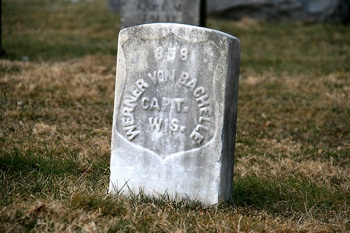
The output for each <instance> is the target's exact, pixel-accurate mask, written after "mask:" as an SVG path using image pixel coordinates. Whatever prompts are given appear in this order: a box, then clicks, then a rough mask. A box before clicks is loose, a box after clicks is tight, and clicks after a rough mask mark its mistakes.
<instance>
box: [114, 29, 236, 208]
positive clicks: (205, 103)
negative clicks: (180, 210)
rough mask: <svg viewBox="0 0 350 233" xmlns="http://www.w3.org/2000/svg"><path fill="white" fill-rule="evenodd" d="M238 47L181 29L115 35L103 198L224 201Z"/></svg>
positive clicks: (228, 39) (230, 40)
mask: <svg viewBox="0 0 350 233" xmlns="http://www.w3.org/2000/svg"><path fill="white" fill-rule="evenodd" d="M239 57H240V44H239V40H238V39H237V38H235V37H233V36H231V35H228V34H225V33H222V32H219V31H215V30H211V29H206V28H200V27H195V26H188V25H182V24H167V23H162V24H145V25H141V26H136V27H130V28H127V29H124V30H122V31H120V34H119V44H118V58H117V75H116V87H115V104H114V117H113V132H112V154H111V177H110V187H109V192H110V193H113V192H122V193H125V194H128V193H130V192H132V193H134V194H137V193H139V191H142V192H143V193H145V194H146V195H153V196H157V195H164V194H166V195H169V196H170V197H172V198H185V197H188V198H190V199H192V200H198V201H200V202H202V203H204V204H206V205H211V204H215V203H218V202H219V201H221V200H222V201H227V200H230V198H231V192H232V182H233V163H234V148H235V135H236V117H237V97H238V79H239Z"/></svg>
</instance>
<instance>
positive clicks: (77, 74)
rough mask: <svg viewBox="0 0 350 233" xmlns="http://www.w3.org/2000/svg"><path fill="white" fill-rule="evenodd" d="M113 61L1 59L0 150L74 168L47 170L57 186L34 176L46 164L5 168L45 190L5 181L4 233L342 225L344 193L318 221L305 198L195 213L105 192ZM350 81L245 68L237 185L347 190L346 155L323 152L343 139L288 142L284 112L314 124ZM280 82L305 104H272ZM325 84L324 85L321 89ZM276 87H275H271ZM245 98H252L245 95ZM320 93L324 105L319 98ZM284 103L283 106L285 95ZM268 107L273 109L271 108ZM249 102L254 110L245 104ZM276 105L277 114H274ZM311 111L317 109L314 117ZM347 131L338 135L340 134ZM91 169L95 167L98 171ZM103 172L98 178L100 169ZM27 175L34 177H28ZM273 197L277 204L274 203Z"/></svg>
mask: <svg viewBox="0 0 350 233" xmlns="http://www.w3.org/2000/svg"><path fill="white" fill-rule="evenodd" d="M114 67H115V66H114V58H113V57H110V56H85V57H82V58H79V59H72V60H69V61H66V62H56V63H50V62H49V63H31V62H17V61H7V60H2V61H1V62H0V68H1V70H3V71H4V72H2V76H1V77H2V78H1V79H0V83H1V87H2V89H1V90H2V97H1V98H2V99H1V104H2V105H1V114H2V117H1V121H2V124H1V126H0V129H1V140H0V146H1V148H2V152H1V153H2V154H1V156H3V157H4V156H5V157H11V156H13V153H14V152H13V151H14V148H16V150H18V151H20V152H22V153H23V156H25V157H26V156H34V157H38V158H45V156H50V157H52V156H55V157H57V156H58V158H56V160H55V159H54V160H53V162H55V161H57V159H62V160H69V159H71V160H72V162H73V165H74V166H76V167H75V168H74V169H73V170H75V172H73V171H71V170H69V169H68V168H67V171H62V172H61V173H60V172H58V174H57V176H55V174H53V176H52V178H51V179H52V180H50V182H52V183H55V188H54V189H53V190H54V191H53V190H52V186H50V183H47V182H49V180H48V178H45V174H46V173H45V172H44V171H43V172H42V174H41V175H40V172H41V171H40V169H41V168H42V169H44V167H42V166H43V165H42V164H37V165H35V164H34V165H32V167H31V168H30V169H29V171H25V170H24V171H22V172H21V171H20V170H19V171H18V172H19V173H18V172H17V173H16V172H11V168H10V167H8V168H6V166H5V167H3V168H2V171H1V172H2V179H4V180H6V179H8V180H9V181H10V180H11V176H14V177H18V178H19V179H20V180H17V181H15V180H12V182H16V183H15V184H12V185H20V184H21V182H23V181H24V182H26V181H27V182H33V179H34V181H35V179H37V180H36V182H38V183H39V185H42V186H43V187H42V188H41V191H37V192H35V191H33V189H32V190H26V189H23V188H22V189H21V188H13V187H11V184H9V183H7V185H3V187H5V188H7V189H8V190H9V192H10V193H9V194H8V196H10V197H8V200H7V201H6V198H5V197H4V194H2V195H3V198H2V200H3V204H2V207H1V210H0V219H2V221H1V224H0V225H1V227H0V229H2V230H3V231H5V232H21V231H26V230H28V229H32V230H34V231H40V232H41V231H54V232H71V231H83V232H96V231H99V232H100V231H102V232H107V231H108V230H110V231H113V230H116V231H166V232H168V231H171V232H187V231H217V232H228V231H235V232H250V231H251V230H253V231H255V232H308V231H312V232H332V231H334V230H335V231H346V230H347V229H348V228H347V227H348V225H347V224H348V223H347V219H348V217H349V214H348V213H349V212H348V211H349V206H347V204H346V203H347V201H348V199H347V198H345V199H343V200H338V203H334V204H335V205H337V206H339V205H343V207H342V208H339V209H338V211H339V212H337V210H336V209H334V208H335V207H329V208H330V209H329V210H330V211H332V213H329V216H330V217H329V218H328V219H327V216H324V215H325V214H326V213H325V212H327V211H326V210H321V212H323V214H322V216H323V217H321V218H320V217H317V216H319V215H317V214H318V211H316V210H315V209H317V208H321V207H319V206H307V205H308V204H307V200H305V205H306V206H305V209H304V210H303V211H300V210H299V212H298V211H296V212H295V213H294V216H293V212H291V213H290V214H291V215H289V214H287V215H286V214H285V213H281V214H279V212H275V213H273V211H272V210H271V209H269V208H268V209H265V210H264V208H261V207H254V206H255V205H254V204H253V205H249V204H248V205H247V206H245V204H244V202H238V203H236V204H234V205H233V206H229V205H222V206H217V207H211V208H209V209H202V208H201V206H200V205H198V204H196V203H187V202H172V201H167V200H153V199H147V198H145V197H141V198H140V197H139V198H136V197H135V198H124V197H122V196H117V197H108V196H106V190H107V184H108V174H109V173H108V162H109V153H110V135H111V118H112V106H113V91H114V73H115V68H114ZM245 77H247V78H245ZM347 82H348V77H347V76H346V77H344V76H340V75H337V74H331V75H328V76H325V77H321V78H319V79H317V82H316V83H315V81H314V80H311V81H307V80H305V78H302V77H292V78H291V77H289V76H288V75H284V76H282V77H278V78H277V77H273V76H272V77H271V76H268V75H266V76H259V75H254V74H251V73H243V74H242V81H241V87H242V90H241V96H243V100H241V101H240V106H239V107H240V114H239V119H240V120H239V123H238V124H239V126H240V127H238V128H239V130H238V143H237V156H238V158H237V160H236V166H235V182H236V183H237V182H240V181H242V180H244V178H245V177H263V178H264V179H271V180H277V181H278V182H283V180H284V179H289V180H290V179H295V180H298V179H299V178H300V177H304V178H306V179H308V180H309V181H310V182H313V183H314V184H316V185H317V186H320V187H322V188H324V189H325V190H328V191H327V192H330V193H331V194H330V195H332V192H333V191H334V190H335V191H337V192H340V193H346V192H348V191H349V186H350V182H349V177H350V174H349V167H348V166H345V164H348V161H349V158H347V157H342V158H341V161H342V162H341V161H340V159H339V158H333V156H325V155H326V153H337V151H341V150H346V151H348V146H347V144H346V143H348V142H347V141H346V140H342V141H341V142H339V143H338V142H334V144H336V147H333V146H332V145H333V142H332V143H331V144H330V145H327V143H325V142H327V140H326V141H325V142H322V141H320V142H318V143H315V144H313V142H312V143H306V142H303V140H300V139H298V138H295V136H294V134H293V133H292V132H294V130H291V129H289V131H287V134H286V132H285V130H286V128H285V127H286V122H287V120H286V116H287V115H288V116H289V118H288V122H289V124H291V123H290V122H293V121H298V120H297V119H298V116H300V115H301V114H302V115H303V116H304V120H303V121H301V122H309V120H311V119H313V120H314V124H315V125H316V126H317V125H322V124H324V122H325V121H327V120H328V118H327V113H324V112H322V111H317V109H324V108H328V107H330V106H333V107H334V106H338V107H341V108H348V107H349V102H348V98H349V95H348V92H347V90H348V88H349V86H348V85H347ZM334 83H337V84H338V85H339V86H340V87H341V88H340V89H338V90H337V92H335V91H334V90H332V88H331V87H328V86H329V85H331V84H332V85H335V84H334ZM277 84H278V85H279V86H280V87H282V88H283V89H288V90H289V91H290V92H293V93H297V94H296V95H302V96H309V98H305V99H306V100H307V101H308V102H307V103H306V105H307V106H308V107H301V108H302V109H298V108H299V106H296V103H293V102H291V103H290V105H289V107H291V106H292V107H293V109H294V110H295V112H292V113H290V112H287V113H284V111H283V110H284V107H283V106H281V107H279V105H284V104H285V102H284V101H282V103H281V100H279V99H278V98H279V97H278V96H279V95H272V96H271V93H269V92H270V91H269V86H270V85H277ZM257 89H258V90H260V91H256V90H257ZM261 89H264V90H261ZM325 89H328V91H327V92H323V91H322V92H321V93H320V90H325ZM250 90H252V92H250ZM253 90H254V91H253ZM253 92H254V94H253ZM274 92H277V93H280V91H278V90H274ZM324 93H326V94H324ZM246 95H252V97H254V98H251V99H250V98H249V99H247V98H246V97H245V96H246ZM320 96H322V101H318V100H319V98H320ZM262 100H263V102H262ZM286 101H287V102H288V103H289V100H286ZM271 105H274V108H275V109H273V110H271V107H272V106H271ZM252 106H254V107H255V108H258V109H252ZM259 106H260V107H259ZM281 109H282V111H281ZM315 109H316V110H315ZM256 110H259V111H257V112H255V111H256ZM269 111H272V112H269ZM278 111H281V113H280V114H277V112H278ZM313 111H316V113H317V119H315V118H314V113H313ZM251 112H253V113H254V114H259V117H258V118H256V117H255V115H254V114H251ZM305 117H306V119H305ZM299 122H300V121H299ZM243 124H247V125H243ZM254 124H255V125H256V126H255V127H260V130H262V132H261V133H260V135H259V134H258V135H257V136H256V137H254V135H255V133H256V132H255V129H254V128H253V129H252V128H251V125H254ZM299 127H300V126H299ZM305 127H308V126H305ZM266 128H268V129H266ZM280 128H284V130H282V129H280ZM271 133H273V134H272V135H271ZM345 136H346V135H340V137H341V138H345ZM328 137H330V136H329V135H328ZM309 147H312V148H313V149H314V150H311V151H313V152H311V153H310V150H309V154H312V155H306V156H305V154H304V153H306V151H308V149H310V148H309ZM322 148H323V149H322ZM345 153H347V152H345ZM317 156H319V158H318V157H317ZM98 166H102V168H101V169H100V170H99V168H98ZM4 169H5V170H4ZM18 169H20V167H19V168H18ZM30 170H32V171H30ZM101 171H102V174H98V173H99V172H101ZM33 174H37V175H36V176H34V177H31V176H32V175H33ZM35 177H36V178H35ZM5 183H6V182H5ZM32 185H33V184H32ZM30 186H31V185H29V187H30ZM46 186H47V187H46ZM286 186H288V184H287V185H286ZM301 187H302V186H301ZM291 189H293V187H291ZM282 191H283V190H282ZM276 192H278V191H277V190H276ZM290 192H291V193H293V191H290ZM301 193H302V192H301ZM252 194H253V193H252ZM305 195H307V194H305ZM286 197H287V199H286V200H285V202H287V204H288V202H290V200H288V195H286ZM258 198H259V195H258ZM268 198H271V199H272V200H271V202H272V203H271V205H273V201H274V200H273V199H274V196H270V197H268ZM310 198H315V197H312V196H311V197H310ZM330 199H331V198H330ZM335 199H336V200H337V198H335ZM4 200H5V201H4ZM280 202H281V200H278V201H276V203H275V205H276V204H277V205H278V204H279V203H280ZM313 202H314V201H313ZM291 204H292V203H291ZM344 205H345V206H344ZM274 210H275V211H282V210H278V209H276V208H275V209H274ZM271 211H272V212H271ZM314 215H317V216H314ZM288 216H289V217H288Z"/></svg>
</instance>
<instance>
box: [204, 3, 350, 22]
mask: <svg viewBox="0 0 350 233" xmlns="http://www.w3.org/2000/svg"><path fill="white" fill-rule="evenodd" d="M207 5H208V7H207V11H208V13H209V14H210V15H212V16H217V17H221V18H231V19H241V18H244V17H249V18H255V19H264V20H276V21H277V20H278V21H302V22H334V23H340V22H342V23H344V22H346V21H349V13H350V9H349V7H350V1H349V0H289V1H286V0H208V4H207Z"/></svg>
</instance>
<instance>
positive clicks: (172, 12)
mask: <svg viewBox="0 0 350 233" xmlns="http://www.w3.org/2000/svg"><path fill="white" fill-rule="evenodd" d="M205 5H206V0H191V1H187V0H121V2H120V6H121V10H120V16H121V27H122V28H126V27H130V26H136V25H140V24H145V23H183V24H191V25H195V26H203V27H204V26H205V16H206V9H205Z"/></svg>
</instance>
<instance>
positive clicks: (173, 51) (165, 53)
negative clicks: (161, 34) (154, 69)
mask: <svg viewBox="0 0 350 233" xmlns="http://www.w3.org/2000/svg"><path fill="white" fill-rule="evenodd" d="M177 53H178V49H177V48H175V47H169V48H168V49H167V50H166V49H164V48H163V47H158V48H156V50H155V57H156V59H158V60H160V59H163V58H165V57H166V59H167V60H174V59H175V57H176V55H177ZM180 59H181V60H182V61H187V59H188V49H187V48H181V49H180Z"/></svg>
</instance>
